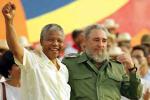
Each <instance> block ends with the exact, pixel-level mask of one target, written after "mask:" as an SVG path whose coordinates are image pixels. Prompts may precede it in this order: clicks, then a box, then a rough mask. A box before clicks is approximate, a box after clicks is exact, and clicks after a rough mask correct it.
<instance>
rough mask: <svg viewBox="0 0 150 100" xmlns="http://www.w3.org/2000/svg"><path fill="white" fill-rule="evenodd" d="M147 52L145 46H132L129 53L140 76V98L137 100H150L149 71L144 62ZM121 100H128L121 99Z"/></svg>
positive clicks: (126, 99) (125, 99) (145, 61)
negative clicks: (141, 88)
mask: <svg viewBox="0 0 150 100" xmlns="http://www.w3.org/2000/svg"><path fill="white" fill-rule="evenodd" d="M146 55H147V51H146V48H145V46H143V45H137V46H134V47H133V49H132V51H131V56H132V60H133V61H134V63H135V65H136V66H137V68H138V72H139V74H140V76H141V83H142V85H143V91H142V97H141V98H140V99H139V100H150V85H149V84H150V80H149V79H150V70H149V69H148V64H147V60H146ZM121 100H129V99H128V98H125V97H122V99H121Z"/></svg>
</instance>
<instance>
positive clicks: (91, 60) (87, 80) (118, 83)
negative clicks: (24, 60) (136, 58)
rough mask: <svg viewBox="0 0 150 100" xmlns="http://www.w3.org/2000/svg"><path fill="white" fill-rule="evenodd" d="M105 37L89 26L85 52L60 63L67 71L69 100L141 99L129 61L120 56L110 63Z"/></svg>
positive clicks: (100, 28)
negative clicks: (124, 97) (69, 90)
mask: <svg viewBox="0 0 150 100" xmlns="http://www.w3.org/2000/svg"><path fill="white" fill-rule="evenodd" d="M107 35H108V32H107V30H106V29H105V28H104V27H102V26H101V25H99V24H96V25H91V26H88V27H87V28H86V29H85V38H86V39H85V52H84V53H83V54H81V55H77V56H71V57H66V58H65V59H63V63H64V64H65V65H66V66H67V68H68V70H69V84H70V86H71V100H120V97H121V95H123V96H126V97H128V98H130V99H134V100H138V98H140V94H141V85H140V78H139V77H138V76H137V73H136V71H137V69H136V67H135V66H134V64H133V62H132V59H131V57H130V56H128V55H125V54H123V55H120V56H118V57H117V60H118V61H115V60H112V59H109V55H108V52H107ZM124 65H125V66H124ZM125 69H126V70H125ZM127 73H128V74H127Z"/></svg>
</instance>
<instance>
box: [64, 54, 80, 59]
mask: <svg viewBox="0 0 150 100" xmlns="http://www.w3.org/2000/svg"><path fill="white" fill-rule="evenodd" d="M79 55H80V54H78V53H69V54H66V55H65V58H76V57H78V56H79Z"/></svg>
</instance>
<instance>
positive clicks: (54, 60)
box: [51, 59, 60, 70]
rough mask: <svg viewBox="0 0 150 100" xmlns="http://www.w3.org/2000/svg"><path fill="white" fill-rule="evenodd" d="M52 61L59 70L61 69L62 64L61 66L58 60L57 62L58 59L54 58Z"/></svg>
mask: <svg viewBox="0 0 150 100" xmlns="http://www.w3.org/2000/svg"><path fill="white" fill-rule="evenodd" d="M51 61H52V63H53V64H54V65H55V66H56V68H57V70H59V69H60V66H59V64H58V62H57V59H52V60H51Z"/></svg>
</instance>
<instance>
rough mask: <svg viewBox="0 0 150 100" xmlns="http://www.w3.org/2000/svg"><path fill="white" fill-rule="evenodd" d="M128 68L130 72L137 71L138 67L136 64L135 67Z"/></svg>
mask: <svg viewBox="0 0 150 100" xmlns="http://www.w3.org/2000/svg"><path fill="white" fill-rule="evenodd" d="M128 70H129V72H137V67H136V66H135V65H134V67H132V68H129V69H128Z"/></svg>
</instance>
